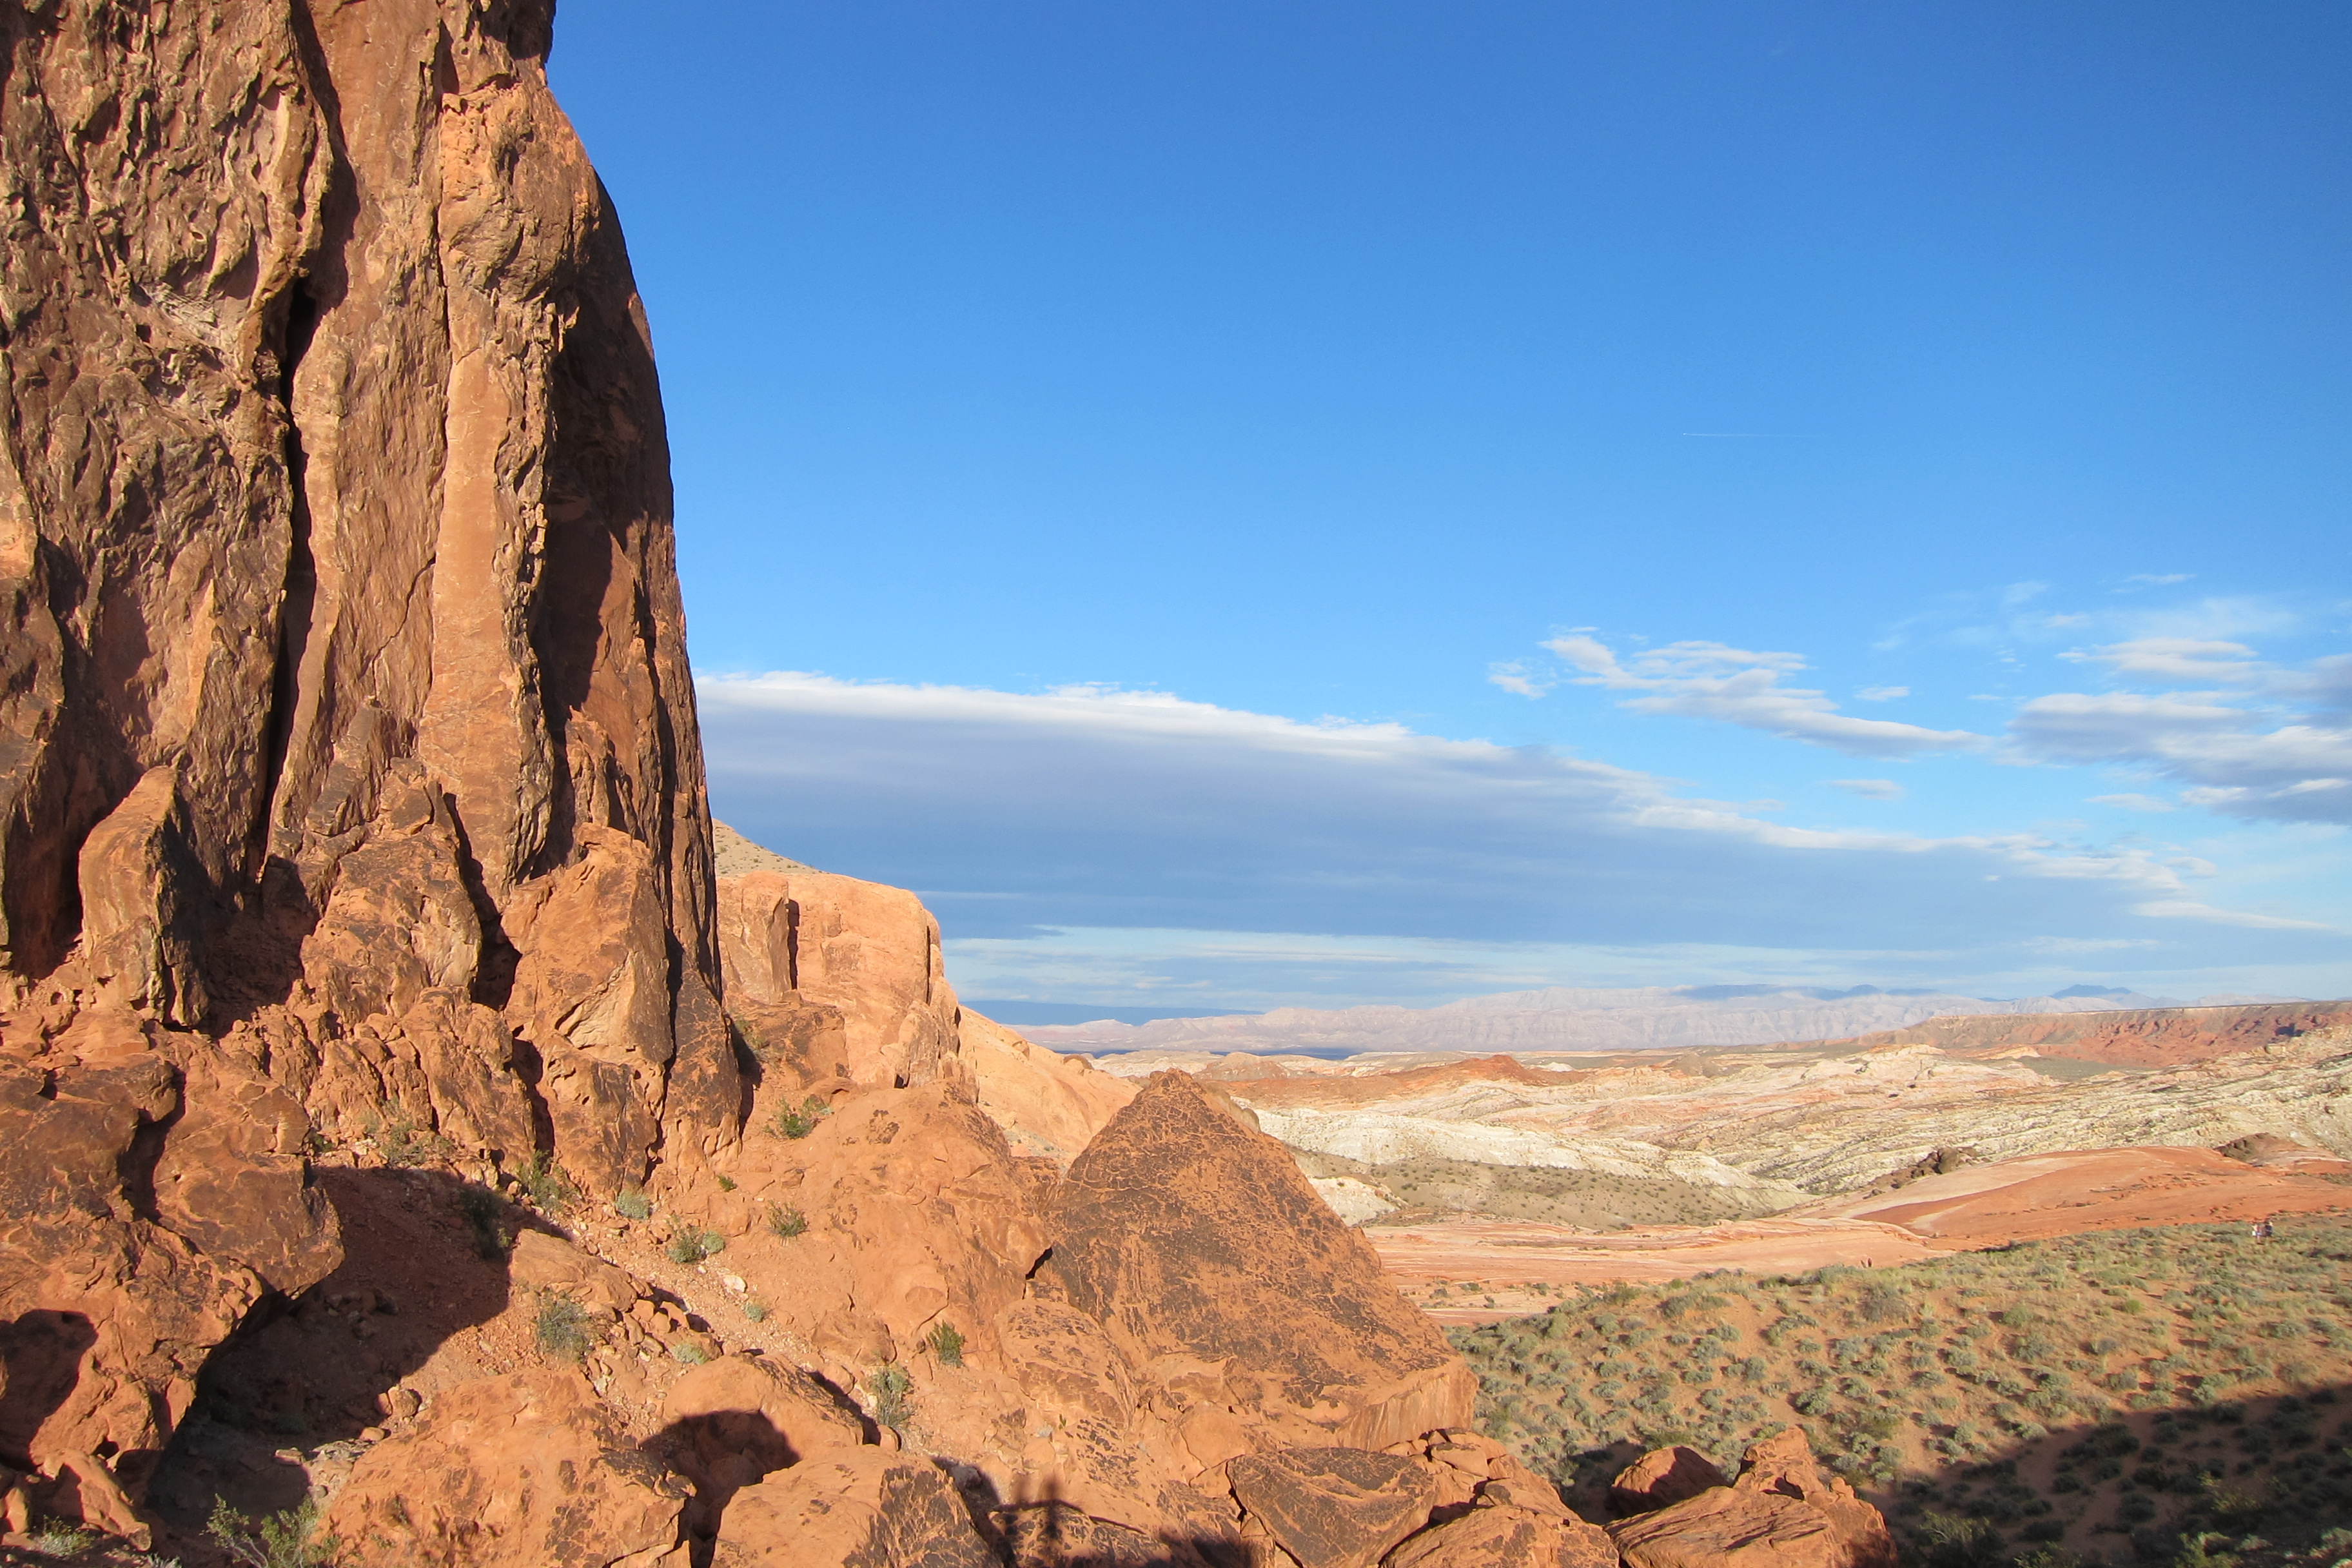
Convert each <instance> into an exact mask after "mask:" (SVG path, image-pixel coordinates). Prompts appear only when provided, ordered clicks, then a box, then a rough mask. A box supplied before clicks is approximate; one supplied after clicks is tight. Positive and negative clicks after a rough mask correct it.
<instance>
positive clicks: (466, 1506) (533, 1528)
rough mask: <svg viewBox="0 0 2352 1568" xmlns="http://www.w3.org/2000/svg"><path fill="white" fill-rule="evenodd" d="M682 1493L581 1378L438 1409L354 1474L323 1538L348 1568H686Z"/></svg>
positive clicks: (501, 1388) (481, 1390)
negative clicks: (333, 1540) (559, 1566)
mask: <svg viewBox="0 0 2352 1568" xmlns="http://www.w3.org/2000/svg"><path fill="white" fill-rule="evenodd" d="M685 1502H686V1495H685V1489H684V1488H683V1487H681V1486H679V1485H678V1484H677V1481H676V1480H675V1479H673V1478H671V1477H669V1476H668V1475H667V1474H666V1473H665V1472H664V1470H663V1468H662V1467H661V1466H660V1465H659V1464H658V1463H656V1462H655V1461H654V1460H652V1459H651V1458H647V1457H646V1456H645V1455H644V1454H642V1453H641V1452H640V1451H639V1450H638V1448H637V1446H636V1445H635V1444H634V1443H632V1442H630V1441H629V1440H628V1439H627V1437H626V1436H625V1434H624V1433H623V1432H622V1431H621V1429H620V1426H619V1424H618V1423H617V1422H615V1421H614V1419H613V1418H612V1417H611V1416H610V1415H607V1414H606V1413H605V1412H604V1410H603V1409H602V1407H601V1406H600V1405H598V1403H597V1401H596V1397H595V1394H594V1392H593V1390H591V1389H590V1388H589V1386H588V1384H586V1382H585V1381H583V1379H582V1378H581V1377H580V1376H579V1375H578V1374H577V1373H563V1372H544V1373H517V1374H515V1375H513V1376H510V1377H502V1378H491V1379H486V1380H484V1381H482V1382H479V1383H476V1384H468V1385H467V1386H466V1387H464V1388H462V1389H459V1390H458V1391H457V1392H456V1393H453V1394H447V1395H445V1396H444V1397H443V1398H441V1399H439V1400H436V1401H435V1403H434V1405H433V1407H432V1409H431V1410H430V1411H429V1412H428V1413H427V1415H426V1418H425V1419H424V1420H423V1421H420V1422H419V1423H417V1424H416V1426H415V1427H414V1428H413V1429H412V1430H410V1431H408V1432H406V1433H404V1434H402V1435H400V1436H394V1437H393V1438H391V1439H390V1440H388V1441H386V1442H383V1443H381V1444H378V1445H377V1446H376V1447H374V1448H373V1449H371V1450H369V1452H368V1453H367V1455H366V1457H365V1458H362V1459H361V1460H360V1462H359V1463H358V1464H357V1465H356V1466H354V1467H353V1468H352V1475H351V1479H350V1480H349V1481H348V1482H347V1483H346V1484H345V1485H344V1487H343V1489H342V1490H341V1493H340V1494H339V1495H338V1496H337V1497H336V1499H335V1502H334V1506H333V1508H332V1509H331V1510H330V1512H329V1514H328V1518H327V1526H328V1529H329V1530H331V1531H332V1532H333V1533H335V1534H336V1535H338V1536H340V1537H341V1539H342V1541H343V1542H344V1543H345V1546H344V1551H345V1553H346V1555H345V1557H343V1558H342V1559H341V1561H346V1562H350V1563H353V1564H355V1565H356V1568H372V1565H374V1564H383V1565H384V1568H392V1565H394V1564H399V1565H401V1568H408V1565H410V1564H415V1565H417V1568H544V1565H545V1564H547V1563H581V1564H583V1565H584V1568H686V1564H687V1548H686V1546H685V1545H684V1544H682V1543H681V1542H680V1541H679V1515H680V1514H681V1513H682V1512H683V1510H684V1508H685Z"/></svg>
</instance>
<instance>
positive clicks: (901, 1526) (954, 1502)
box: [711, 1447, 1001, 1568]
mask: <svg viewBox="0 0 2352 1568" xmlns="http://www.w3.org/2000/svg"><path fill="white" fill-rule="evenodd" d="M820 1564H822V1565H824V1568H832V1565H834V1564H839V1565H840V1568H1001V1563H1000V1562H999V1560H998V1558H997V1556H996V1554H995V1553H994V1552H992V1551H991V1550H990V1549H989V1546H988V1543H987V1542H985V1541H984V1540H982V1537H981V1534H980V1531H978V1530H977V1529H975V1528H974V1527H973V1525H972V1522H971V1516H970V1515H969V1514H968V1513H967V1512H966V1511H965V1509H964V1504H963V1500H962V1499H961V1497H960V1496H958V1495H957V1492H956V1489H955V1487H954V1485H953V1484H952V1483H951V1482H950V1480H949V1479H948V1478H947V1476H946V1475H944V1474H943V1473H942V1472H941V1471H940V1468H939V1467H937V1466H936V1465H934V1464H932V1463H931V1462H930V1461H929V1459H927V1458H922V1457H920V1456H919V1455H912V1454H898V1453H890V1452H886V1451H885V1450H883V1449H881V1448H873V1447H868V1448H858V1449H854V1450H850V1451H846V1452H836V1453H831V1454H826V1455H823V1456H821V1457H819V1458H814V1459H808V1460H803V1462H802V1463H800V1464H798V1465H795V1466H793V1468H791V1469H788V1470H780V1471H778V1472H777V1473H775V1474H774V1475H772V1476H770V1477H769V1478H768V1479H765V1480H763V1481H761V1482H760V1483H759V1484H758V1485H756V1486H751V1487H746V1488H745V1489H743V1490H741V1491H740V1492H738V1493H736V1494H735V1497H734V1499H733V1500H731V1501H730V1503H729V1504H728V1506H727V1514H726V1518H725V1519H724V1520H723V1521H721V1522H720V1524H719V1540H718V1545H717V1548H716V1550H715V1552H714V1553H713V1555H712V1557H711V1565H712V1568H818V1565H820Z"/></svg>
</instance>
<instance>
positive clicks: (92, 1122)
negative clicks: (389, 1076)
mask: <svg viewBox="0 0 2352 1568" xmlns="http://www.w3.org/2000/svg"><path fill="white" fill-rule="evenodd" d="M207 1045H208V1042H205V1041H203V1040H201V1039H197V1038H194V1037H180V1036H177V1035H174V1034H173V1033H172V1032H170V1031H167V1030H164V1029H162V1028H160V1027H158V1026H154V1025H152V1024H145V1023H142V1021H141V1020H139V1019H138V1018H136V1017H134V1016H131V1015H130V1014H128V1013H126V1012H122V1011H119V1010H114V1009H101V1010H97V1011H93V1012H90V1013H87V1014H84V1015H82V1016H80V1017H79V1018H78V1019H76V1020H75V1021H74V1024H73V1025H72V1026H71V1027H69V1028H68V1029H67V1030H66V1031H65V1032H64V1033H63V1034H62V1035H60V1036H59V1037H58V1039H57V1040H56V1041H54V1042H53V1043H51V1044H49V1045H47V1047H42V1046H41V1045H40V1044H39V1042H38V1037H37V1036H36V1037H31V1038H29V1039H28V1038H26V1037H8V1038H6V1039H5V1045H0V1348H4V1349H5V1365H6V1369H7V1371H6V1379H7V1384H6V1389H5V1400H0V1412H5V1424H0V1464H5V1465H11V1466H15V1467H16V1468H33V1469H36V1470H53V1469H54V1468H55V1467H56V1466H57V1465H58V1463H59V1462H60V1461H63V1460H66V1459H68V1458H72V1457H74V1456H78V1455H90V1454H110V1455H113V1456H115V1458H114V1462H113V1468H114V1469H115V1470H116V1471H117V1472H119V1473H120V1475H121V1479H122V1480H123V1481H124V1482H125V1484H127V1485H128V1486H129V1487H130V1488H131V1490H132V1491H133V1493H134V1494H135V1493H136V1491H137V1490H138V1489H140V1488H142V1487H143V1485H144V1483H145V1480H146V1477H147V1475H148V1473H149V1472H150V1471H151V1470H152V1467H153V1465H154V1463H155V1461H156V1460H157V1458H159V1457H160V1455H161V1452H162V1449H163V1444H164V1442H165V1440H166V1439H167V1438H168V1437H169V1436H170V1434H171V1431H172V1428H173V1425H174V1424H175V1423H176V1422H177V1421H178V1420H179V1418H180V1417H181V1415H184V1413H185V1412H186V1410H187V1408H188V1406H189V1405H190V1404H191V1403H192V1401H193V1400H194V1396H195V1377H196V1373H197V1371H198V1370H199V1368H201V1366H202V1365H203V1363H204V1359H205V1355H206V1354H207V1353H208V1352H210V1351H211V1350H212V1349H213V1348H214V1347H215V1346H216V1345H218V1344H219V1343H220V1342H222V1341H224V1340H226V1338H227V1337H228V1335H229V1333H230V1331H232V1330H234V1329H235V1328H236V1325H237V1324H238V1322H239V1321H242V1319H243V1317H244V1315H245V1313H246V1311H247V1310H248V1309H249V1308H250V1307H251V1306H252V1305H253V1304H254V1302H256V1301H257V1300H259V1299H260V1298H261V1297H262V1295H263V1294H264V1292H265V1291H267V1290H269V1289H278V1290H284V1291H289V1292H291V1291H299V1290H300V1289H305V1288H306V1287H308V1286H310V1284H312V1283H313V1282H314V1281H316V1280H318V1279H320V1278H322V1277H323V1276H324V1275H325V1274H326V1273H327V1272H328V1271H329V1270H330V1269H331V1268H333V1267H334V1264H335V1262H336V1260H337V1258H339V1257H340V1249H339V1245H338V1241H337V1237H336V1231H335V1226H334V1223H333V1216H332V1215H331V1214H330V1213H329V1212H328V1211H327V1209H326V1207H325V1205H323V1204H322V1203H321V1202H320V1199H319V1196H318V1194H316V1193H315V1192H314V1191H312V1190H311V1189H310V1186H309V1184H308V1181H307V1179H306V1175H305V1172H304V1169H303V1165H302V1161H301V1158H300V1150H301V1148H302V1143H303V1139H304V1137H305V1135H306V1134H307V1132H308V1131H309V1124H308V1122H307V1121H305V1120H304V1118H303V1116H302V1113H301V1110H300V1109H299V1106H297V1105H295V1104H294V1103H293V1102H292V1101H291V1100H289V1099H288V1098H287V1097H286V1096H284V1095H282V1094H279V1093H278V1092H277V1091H276V1090H275V1089H273V1088H272V1087H271V1086H270V1085H269V1084H268V1080H267V1079H261V1078H260V1077H259V1075H257V1074H256V1073H254V1072H253V1071H251V1069H249V1068H247V1067H246V1066H245V1065H244V1064H243V1063H240V1062H237V1061H236V1060H235V1059H234V1058H226V1057H221V1056H216V1055H214V1054H211V1053H209V1052H208V1051H207V1049H206V1047H207ZM183 1062H185V1063H188V1064H190V1065H191V1067H192V1068H193V1070H189V1069H188V1068H183V1067H182V1065H181V1063H183ZM167 1127H168V1128H175V1129H182V1130H184V1131H185V1135H186V1136H185V1139H184V1141H182V1140H179V1139H171V1140H167V1139H166V1137H165V1135H164V1133H165V1129H166V1128H167ZM85 1468H87V1467H85ZM89 1489H90V1488H89V1487H88V1486H85V1487H84V1490H89Z"/></svg>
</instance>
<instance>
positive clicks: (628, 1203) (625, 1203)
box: [613, 1187, 654, 1219]
mask: <svg viewBox="0 0 2352 1568" xmlns="http://www.w3.org/2000/svg"><path fill="white" fill-rule="evenodd" d="M613 1212H614V1213H615V1214H617V1215H620V1216H621V1217H622V1218H623V1219H651V1218H653V1217H654V1201H653V1199H651V1198H649V1197H647V1196H646V1193H645V1189H644V1188H643V1187H623V1188H622V1189H621V1190H620V1191H619V1192H618V1193H616V1194H614V1196H613Z"/></svg>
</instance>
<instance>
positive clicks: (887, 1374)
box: [866, 1362, 915, 1429]
mask: <svg viewBox="0 0 2352 1568" xmlns="http://www.w3.org/2000/svg"><path fill="white" fill-rule="evenodd" d="M914 1391H915V1380H914V1379H913V1378H911V1377H908V1375H907V1369H906V1368H905V1367H903V1366H900V1365H899V1364H898V1363H896V1362H885V1363H883V1364H882V1365H880V1366H878V1367H877V1368H875V1369H874V1375H873V1376H871V1377H869V1378H867V1379H866V1392H867V1393H869V1394H872V1395H874V1419H875V1420H876V1421H877V1422H878V1423H879V1424H880V1425H882V1426H888V1427H892V1428H894V1429H895V1428H897V1427H900V1426H905V1425H906V1424H907V1422H908V1418H909V1417H910V1416H912V1415H913V1414H914V1412H913V1410H912V1408H911V1407H910V1406H909V1405H908V1403H907V1396H908V1394H912V1393H914Z"/></svg>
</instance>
